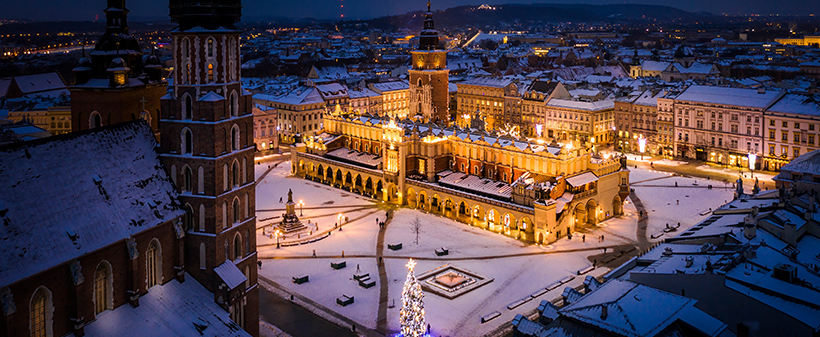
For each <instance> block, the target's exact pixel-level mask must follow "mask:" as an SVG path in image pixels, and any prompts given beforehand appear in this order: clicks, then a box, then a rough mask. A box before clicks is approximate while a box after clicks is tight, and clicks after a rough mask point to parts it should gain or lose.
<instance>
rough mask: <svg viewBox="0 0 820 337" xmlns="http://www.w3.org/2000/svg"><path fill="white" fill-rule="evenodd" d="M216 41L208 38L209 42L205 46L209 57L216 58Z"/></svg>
mask: <svg viewBox="0 0 820 337" xmlns="http://www.w3.org/2000/svg"><path fill="white" fill-rule="evenodd" d="M214 49H215V48H214V39H213V38H208V42H207V43H206V45H205V53H206V54H207V55H208V57H214Z"/></svg>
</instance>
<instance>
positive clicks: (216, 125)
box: [160, 0, 259, 336]
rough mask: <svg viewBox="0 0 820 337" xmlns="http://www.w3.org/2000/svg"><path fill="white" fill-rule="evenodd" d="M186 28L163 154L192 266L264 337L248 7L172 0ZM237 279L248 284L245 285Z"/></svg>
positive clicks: (177, 51) (165, 101)
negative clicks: (246, 63)
mask: <svg viewBox="0 0 820 337" xmlns="http://www.w3.org/2000/svg"><path fill="white" fill-rule="evenodd" d="M169 9H170V16H171V19H172V21H174V22H175V23H177V24H178V27H176V28H175V29H174V30H173V31H172V32H171V37H172V40H173V47H172V52H173V60H174V61H173V62H174V72H173V76H174V77H173V83H174V85H173V87H172V88H171V90H169V92H168V94H167V95H165V96H164V97H163V98H162V100H161V103H160V104H161V106H162V108H161V119H160V130H161V133H162V138H161V144H160V152H161V158H162V161H163V163H164V164H165V167H166V169H167V170H168V172H169V176H170V177H171V179H172V180H173V181H174V183H175V186H176V188H177V190H178V192H179V194H180V197H179V200H180V203H181V205H182V207H183V208H184V209H185V211H186V212H187V215H186V217H185V220H184V225H185V237H186V239H185V248H184V250H185V253H184V255H185V257H186V258H185V262H186V263H185V267H184V270H179V271H178V272H179V273H183V272H187V273H188V274H189V275H191V276H192V277H193V278H195V279H196V280H197V281H198V282H199V283H201V284H202V285H203V286H204V287H205V288H207V289H208V290H209V291H211V292H213V293H214V301H215V302H216V303H218V304H219V305H221V306H222V307H223V308H224V309H225V310H227V311H228V312H230V316H231V318H232V319H233V320H234V321H235V322H236V323H237V324H238V325H239V326H241V327H242V328H243V329H245V330H246V331H247V332H249V333H250V334H251V335H254V336H258V335H259V288H258V284H257V274H256V272H257V265H256V260H257V257H256V216H255V205H256V185H255V182H254V151H255V150H254V142H253V114H252V96H251V93H250V92H248V91H246V90H244V89H243V88H242V86H241V82H240V63H239V60H240V54H239V53H240V49H239V48H240V40H239V38H240V30H239V29H238V28H237V27H236V26H235V25H236V23H237V22H239V19H240V17H241V16H242V3H241V1H240V0H212V1H208V2H191V1H188V0H170V1H169ZM237 280H242V282H238V281H237Z"/></svg>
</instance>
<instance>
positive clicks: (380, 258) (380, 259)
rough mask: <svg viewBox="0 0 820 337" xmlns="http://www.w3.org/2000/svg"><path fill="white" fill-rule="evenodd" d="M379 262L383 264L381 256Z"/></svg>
mask: <svg viewBox="0 0 820 337" xmlns="http://www.w3.org/2000/svg"><path fill="white" fill-rule="evenodd" d="M379 264H382V257H381V256H379Z"/></svg>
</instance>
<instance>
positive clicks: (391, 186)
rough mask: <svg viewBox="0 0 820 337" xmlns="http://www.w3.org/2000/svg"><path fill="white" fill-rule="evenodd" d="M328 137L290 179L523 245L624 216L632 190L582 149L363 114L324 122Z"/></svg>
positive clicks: (622, 175) (305, 154) (297, 158)
mask: <svg viewBox="0 0 820 337" xmlns="http://www.w3.org/2000/svg"><path fill="white" fill-rule="evenodd" d="M325 132H326V133H328V134H329V135H332V136H331V137H324V138H319V137H313V138H309V139H307V140H306V142H305V144H304V146H302V147H298V148H296V149H294V150H293V151H292V152H291V163H292V173H293V174H294V175H296V176H299V177H303V178H306V179H310V180H314V181H316V182H320V183H324V184H327V185H331V186H335V187H338V188H342V189H344V190H347V191H351V192H354V193H359V194H362V195H366V196H370V197H373V198H376V199H377V200H382V201H384V202H390V203H394V204H397V205H404V206H407V207H411V208H416V209H420V210H424V211H427V212H431V213H435V214H440V215H443V216H446V217H449V218H451V219H454V220H457V221H461V222H464V223H467V224H470V225H473V226H479V227H482V228H485V229H488V230H491V231H495V232H497V233H500V234H503V235H508V236H510V237H514V238H518V239H520V240H523V241H527V242H536V243H549V242H553V241H555V240H557V239H558V238H561V237H564V236H567V235H568V234H569V233H572V232H573V231H575V230H576V228H578V226H586V225H594V224H597V223H598V222H599V221H602V220H604V219H606V218H609V217H613V216H618V215H621V214H623V200H625V199H624V198H626V196H627V195H628V194H629V171H628V170H627V169H626V168H625V167H624V165H625V162H624V161H622V160H620V158H618V157H610V158H602V157H598V156H593V154H592V152H591V151H590V144H589V143H587V144H582V143H580V142H578V143H575V145H569V144H567V145H565V146H561V145H558V143H557V142H551V143H547V142H544V141H541V142H528V141H527V140H525V139H524V138H514V137H510V136H498V135H489V134H487V133H483V132H476V131H468V130H463V129H457V128H456V129H452V128H444V127H439V126H436V125H434V124H422V123H419V124H416V123H413V122H411V121H409V120H404V121H401V122H396V121H395V120H390V119H380V118H372V117H363V116H362V117H355V116H326V117H325Z"/></svg>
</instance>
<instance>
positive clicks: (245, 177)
mask: <svg viewBox="0 0 820 337" xmlns="http://www.w3.org/2000/svg"><path fill="white" fill-rule="evenodd" d="M263 144H264V143H263ZM246 182H248V158H247V157H242V183H243V184H244V183H246Z"/></svg>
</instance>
